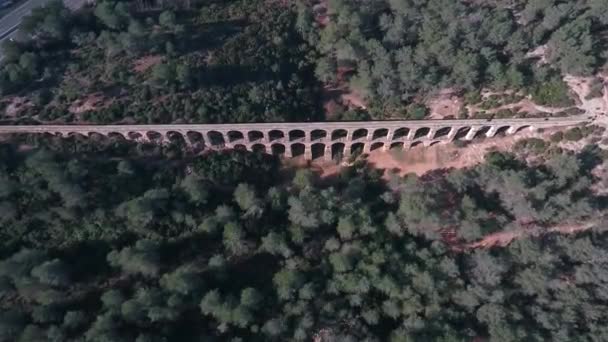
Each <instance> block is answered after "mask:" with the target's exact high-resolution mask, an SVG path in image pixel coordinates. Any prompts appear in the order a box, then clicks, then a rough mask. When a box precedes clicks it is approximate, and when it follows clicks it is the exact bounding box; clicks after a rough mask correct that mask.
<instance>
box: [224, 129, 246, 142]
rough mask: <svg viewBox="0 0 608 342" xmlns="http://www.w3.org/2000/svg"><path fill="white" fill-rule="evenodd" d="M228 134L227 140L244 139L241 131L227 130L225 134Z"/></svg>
mask: <svg viewBox="0 0 608 342" xmlns="http://www.w3.org/2000/svg"><path fill="white" fill-rule="evenodd" d="M226 135H227V136H228V142H231V143H232V142H235V141H241V140H244V139H245V136H244V135H243V132H241V131H228V133H227V134H226Z"/></svg>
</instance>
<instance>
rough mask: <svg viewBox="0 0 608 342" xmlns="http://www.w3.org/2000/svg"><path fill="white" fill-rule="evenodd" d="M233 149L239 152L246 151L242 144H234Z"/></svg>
mask: <svg viewBox="0 0 608 342" xmlns="http://www.w3.org/2000/svg"><path fill="white" fill-rule="evenodd" d="M234 149H235V150H239V151H247V146H245V145H243V144H236V145H234Z"/></svg>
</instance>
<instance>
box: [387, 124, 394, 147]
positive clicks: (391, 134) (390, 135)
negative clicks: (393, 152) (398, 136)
mask: <svg viewBox="0 0 608 342" xmlns="http://www.w3.org/2000/svg"><path fill="white" fill-rule="evenodd" d="M394 138H395V129H394V128H389V129H388V134H387V136H386V141H388V142H389V144H390V143H391V142H392V141H393V139H394Z"/></svg>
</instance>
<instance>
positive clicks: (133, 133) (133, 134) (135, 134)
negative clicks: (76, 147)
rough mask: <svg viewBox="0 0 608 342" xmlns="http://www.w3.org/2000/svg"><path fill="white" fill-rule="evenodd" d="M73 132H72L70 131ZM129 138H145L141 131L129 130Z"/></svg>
mask: <svg viewBox="0 0 608 342" xmlns="http://www.w3.org/2000/svg"><path fill="white" fill-rule="evenodd" d="M70 134H72V133H70ZM127 138H129V139H131V140H140V139H142V138H143V135H141V133H139V132H129V133H127Z"/></svg>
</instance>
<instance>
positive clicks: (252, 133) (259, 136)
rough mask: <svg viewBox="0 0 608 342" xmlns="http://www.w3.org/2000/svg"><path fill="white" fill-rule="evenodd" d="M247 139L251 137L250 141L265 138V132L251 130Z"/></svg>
mask: <svg viewBox="0 0 608 342" xmlns="http://www.w3.org/2000/svg"><path fill="white" fill-rule="evenodd" d="M247 139H249V142H256V141H261V140H263V139H264V133H262V132H260V131H249V132H247Z"/></svg>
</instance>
